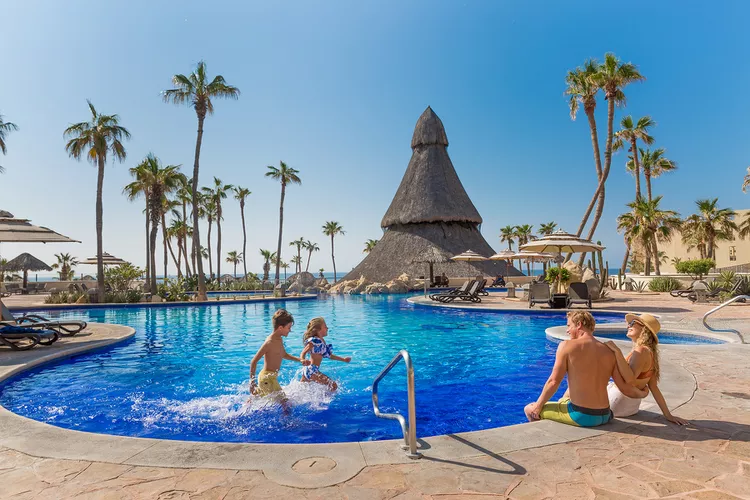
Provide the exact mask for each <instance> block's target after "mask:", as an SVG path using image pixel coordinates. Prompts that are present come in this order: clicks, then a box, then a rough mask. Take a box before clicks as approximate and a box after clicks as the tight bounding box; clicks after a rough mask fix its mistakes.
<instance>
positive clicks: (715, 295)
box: [686, 280, 742, 302]
mask: <svg viewBox="0 0 750 500" xmlns="http://www.w3.org/2000/svg"><path fill="white" fill-rule="evenodd" d="M741 285H742V282H741V281H739V280H738V281H737V282H736V283H735V284H734V286H732V288H724V287H717V288H714V289H713V290H712V291H709V290H702V291H703V292H704V293H705V296H704V298H705V299H706V300H710V299H719V300H721V294H722V293H726V294H728V295H729V296H730V297H731V296H734V295H736V294H737V292H738V291H739V289H740V286H741ZM686 297H687V298H688V299H689V300H690V301H691V302H696V301H697V300H698V291H696V290H693V291H692V292H690V293H689V294H687V295H686Z"/></svg>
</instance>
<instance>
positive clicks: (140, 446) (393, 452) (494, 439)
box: [0, 323, 722, 488]
mask: <svg viewBox="0 0 750 500" xmlns="http://www.w3.org/2000/svg"><path fill="white" fill-rule="evenodd" d="M91 326H92V327H95V329H99V328H106V329H110V330H112V329H114V330H119V329H123V330H124V331H123V332H122V333H121V335H120V336H119V337H116V338H109V339H102V340H98V341H96V342H95V343H92V344H87V345H83V346H78V347H70V348H68V349H65V350H63V351H57V352H54V353H45V354H43V355H41V356H39V357H34V358H33V359H31V360H29V361H27V362H24V363H22V364H18V365H17V366H15V367H14V368H12V369H10V370H9V371H8V372H6V373H3V374H1V375H0V382H4V381H5V380H7V379H8V378H10V377H13V376H16V375H18V374H20V373H22V372H24V371H28V370H30V369H32V368H35V367H38V366H40V365H44V364H48V363H51V362H54V361H57V360H60V359H63V358H68V357H72V356H75V355H79V354H83V353H87V352H91V351H95V350H98V349H102V348H106V347H110V346H113V345H116V344H118V343H121V342H124V341H126V340H128V339H131V338H133V336H134V335H135V329H133V328H131V327H128V326H125V325H115V324H109V323H91ZM71 345H73V346H75V344H71ZM712 347H717V346H716V345H714V346H712ZM718 347H722V346H718ZM27 352H29V353H35V352H42V351H41V350H40V351H36V349H35V350H32V351H27ZM664 365H665V366H664V368H665V369H666V370H664V371H667V372H668V373H669V372H672V373H674V372H684V373H680V374H679V378H682V379H684V378H685V377H686V374H687V376H688V377H689V378H690V380H691V381H692V387H691V388H690V391H689V392H690V395H689V396H688V395H687V393H685V394H683V395H681V396H679V397H675V395H673V394H672V392H673V391H671V390H668V389H667V390H665V391H664V392H665V397H667V398H668V401H670V407H672V409H674V408H677V407H680V406H682V405H684V404H685V403H687V402H689V401H690V399H692V395H693V394H694V392H695V390H696V389H697V385H696V384H695V380H694V377H693V375H692V374H691V373H690V372H689V371H688V370H686V369H685V368H684V367H681V366H679V365H677V364H676V363H673V362H670V361H666V362H665V364H664ZM652 409H653V408H652V405H649V404H646V405H645V406H644V410H643V411H641V412H639V414H638V415H636V416H635V418H628V419H617V420H616V421H614V422H613V423H612V424H608V426H607V428H606V429H597V428H593V429H589V428H580V427H571V426H566V425H562V424H557V423H555V422H550V421H540V422H531V423H521V424H515V425H510V426H504V427H495V428H491V429H483V430H477V431H468V432H461V433H455V434H445V435H438V436H432V437H426V438H422V439H419V441H420V444H421V448H422V451H423V453H425V455H427V456H429V457H432V458H438V459H449V460H450V459H466V458H473V457H477V456H483V455H487V454H500V453H509V452H513V451H517V450H523V449H530V448H538V447H542V446H549V445H553V444H561V443H566V442H572V441H578V440H581V439H585V438H588V437H593V436H597V435H601V434H604V433H605V432H612V431H616V430H619V429H624V428H628V427H631V426H633V425H637V424H638V423H640V422H643V421H647V420H653V419H654V418H657V417H658V415H657V414H655V413H653V412H652V411H651V410H652ZM401 443H402V440H401V439H393V440H380V441H359V442H345V443H314V444H271V443H224V442H204V441H181V440H168V439H156V438H140V437H130V436H118V435H112V434H100V433H93V432H87V431H78V430H72V429H65V428H62V427H57V426H54V425H51V424H47V423H44V422H40V421H37V420H33V419H30V418H27V417H23V416H20V415H17V414H15V413H13V412H12V411H10V410H8V409H7V408H5V407H3V406H0V446H4V447H7V448H10V449H12V450H15V451H19V452H21V453H25V454H28V455H32V456H37V457H42V458H54V459H67V460H84V461H92V462H104V463H114V464H122V465H132V466H150V467H170V468H208V469H224V470H227V469H228V470H255V471H262V472H263V473H264V474H265V475H266V477H267V478H269V479H271V480H273V481H275V482H277V483H279V484H282V485H286V486H291V487H297V488H314V487H325V486H332V485H335V484H338V483H341V482H344V481H347V480H349V479H351V478H352V477H354V476H356V475H357V474H358V473H359V472H360V471H361V470H362V469H364V468H365V467H367V466H375V465H387V464H401V463H410V462H411V460H410V459H409V458H407V457H406V455H405V453H404V452H403V451H402V450H401V448H400V444H401ZM310 457H328V458H331V459H332V460H334V461H335V462H336V463H337V466H336V467H335V468H334V469H332V470H331V471H328V472H326V473H322V474H298V473H296V472H295V471H293V470H292V465H294V463H296V462H297V461H299V460H301V459H304V458H310Z"/></svg>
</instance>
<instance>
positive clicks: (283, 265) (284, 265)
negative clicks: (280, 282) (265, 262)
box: [279, 255, 296, 281]
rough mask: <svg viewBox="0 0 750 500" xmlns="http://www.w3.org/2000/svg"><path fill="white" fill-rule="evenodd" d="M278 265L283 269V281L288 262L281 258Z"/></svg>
mask: <svg viewBox="0 0 750 500" xmlns="http://www.w3.org/2000/svg"><path fill="white" fill-rule="evenodd" d="M295 257H296V255H295ZM279 267H281V268H282V269H283V270H284V281H286V270H287V269H289V263H288V262H285V261H283V260H282V261H281V262H280V263H279Z"/></svg>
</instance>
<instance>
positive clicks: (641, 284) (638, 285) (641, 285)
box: [633, 281, 648, 293]
mask: <svg viewBox="0 0 750 500" xmlns="http://www.w3.org/2000/svg"><path fill="white" fill-rule="evenodd" d="M647 288H648V284H647V283H646V282H645V281H634V282H633V290H635V291H636V292H638V293H643V292H645V291H646V289H647Z"/></svg>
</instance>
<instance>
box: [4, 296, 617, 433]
mask: <svg viewBox="0 0 750 500" xmlns="http://www.w3.org/2000/svg"><path fill="white" fill-rule="evenodd" d="M278 307H285V308H287V309H288V310H289V311H290V312H291V313H292V314H293V315H294V316H295V319H296V324H295V326H294V328H293V329H292V332H291V334H290V336H289V337H288V338H287V340H286V348H287V350H288V352H290V353H292V354H294V355H295V356H296V355H299V353H300V351H301V349H302V342H301V338H302V334H303V332H304V328H305V325H306V324H307V321H309V320H310V319H311V318H313V317H316V316H323V317H325V318H326V320H327V322H328V325H329V328H330V332H329V337H328V339H327V340H328V341H329V342H330V343H332V344H333V345H334V347H335V352H336V353H337V354H339V355H341V356H351V357H352V362H351V363H350V364H346V363H341V362H335V361H331V360H325V361H324V363H323V366H322V371H323V372H324V373H326V374H328V375H329V376H330V377H332V378H333V379H335V380H337V381H338V382H339V385H340V389H339V391H338V392H337V393H336V394H334V395H330V394H328V393H327V392H326V391H324V390H323V389H322V387H321V386H317V385H316V384H304V383H300V382H298V380H299V376H300V372H299V365H298V364H295V363H293V362H288V361H285V362H284V364H283V365H282V369H281V374H280V382H281V384H282V386H284V387H285V391H286V392H287V394H288V396H289V398H290V400H291V401H292V404H293V408H292V411H291V414H290V415H289V416H285V415H284V414H283V413H282V411H281V409H280V408H279V407H277V406H275V405H272V404H269V403H268V402H267V401H264V400H258V399H257V398H251V399H250V402H249V403H248V399H249V397H248V379H249V373H248V372H249V366H250V359H251V358H252V356H253V354H254V353H255V351H256V350H257V349H258V347H259V346H260V345H261V343H262V342H263V340H264V338H265V337H266V335H267V334H268V333H270V322H271V316H272V315H273V313H274V311H275V310H276V309H277V308H278ZM42 314H43V315H46V316H50V317H78V318H84V319H86V320H90V321H99V322H109V323H119V324H125V325H129V326H132V327H134V328H135V329H136V332H137V333H136V335H135V337H134V338H132V339H131V340H129V341H126V342H124V343H122V344H120V345H117V346H113V347H110V348H107V349H105V350H100V351H98V352H94V353H89V354H84V355H80V356H77V357H74V358H70V359H67V360H62V361H60V362H57V363H55V364H51V365H46V366H44V367H40V368H37V369H35V370H33V371H30V372H26V373H24V374H21V375H19V376H17V377H15V378H12V379H10V380H8V381H7V382H6V383H5V384H4V385H3V386H2V387H0V404H2V405H3V406H5V407H6V408H8V409H10V410H12V411H14V412H16V413H18V414H20V415H23V416H26V417H29V418H33V419H36V420H40V421H43V422H47V423H50V424H53V425H57V426H60V427H65V428H70V429H77V430H83V431H91V432H101V433H108V434H118V435H127V436H142V437H154V438H165V439H184V440H195V441H226V442H275V443H295V442H335V441H339V442H341V441H360V440H374V439H387V438H399V437H400V428H399V427H398V424H397V423H396V422H394V421H390V420H382V419H378V418H376V417H375V416H374V415H373V412H372V402H371V384H372V381H373V379H374V378H375V377H376V376H377V374H378V373H379V372H380V370H381V369H382V368H383V367H384V366H385V365H386V364H387V363H388V361H390V360H391V359H392V358H393V356H394V355H395V354H396V353H397V352H398V351H399V350H400V349H408V350H409V352H410V353H411V355H412V358H413V360H414V365H415V372H416V373H415V379H416V387H417V395H416V400H417V418H418V422H417V432H418V435H419V436H430V435H436V434H444V433H452V432H461V431H471V430H478V429H485V428H490V427H498V426H503V425H510V424H516V423H520V422H523V421H524V416H523V406H524V405H525V404H526V403H527V402H530V401H532V400H534V399H535V398H536V397H537V396H538V394H539V391H540V390H541V388H542V385H543V383H544V381H545V380H546V378H547V376H548V375H549V371H550V369H551V367H552V363H553V360H554V352H555V349H556V344H555V343H553V342H552V341H549V340H547V339H546V336H545V329H546V328H548V327H550V326H554V325H561V324H564V323H565V317H564V313H559V314H557V313H554V314H549V313H542V314H540V313H533V312H531V313H518V314H510V313H502V314H500V313H492V312H474V311H472V312H464V311H459V310H441V309H435V308H428V307H414V306H412V305H410V304H408V303H407V302H406V300H405V297H404V296H366V297H365V296H336V297H332V298H328V299H325V300H309V301H299V302H295V301H288V302H273V303H269V302H266V303H255V304H223V305H215V306H214V305H212V306H192V307H170V308H150V309H149V308H130V309H128V308H119V309H90V310H82V311H81V310H79V311H56V312H51V311H47V312H42ZM597 320H598V321H600V322H613V321H622V316H621V315H616V316H614V315H612V316H605V315H601V314H598V315H597ZM261 366H262V363H261V364H260V365H259V368H258V371H260V368H261ZM564 389H565V387H564V386H563V387H561V388H560V391H559V394H561V393H562V391H563V390H564ZM380 403H381V408H382V409H383V411H386V412H391V411H401V412H403V413H404V414H405V413H406V391H405V370H404V367H403V364H399V365H398V366H397V367H396V368H395V369H394V370H393V371H392V372H391V374H390V375H389V376H388V377H386V379H385V380H384V381H383V382H382V383H381V385H380Z"/></svg>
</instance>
